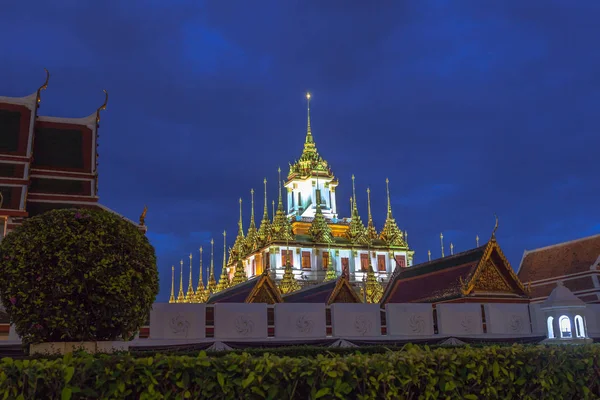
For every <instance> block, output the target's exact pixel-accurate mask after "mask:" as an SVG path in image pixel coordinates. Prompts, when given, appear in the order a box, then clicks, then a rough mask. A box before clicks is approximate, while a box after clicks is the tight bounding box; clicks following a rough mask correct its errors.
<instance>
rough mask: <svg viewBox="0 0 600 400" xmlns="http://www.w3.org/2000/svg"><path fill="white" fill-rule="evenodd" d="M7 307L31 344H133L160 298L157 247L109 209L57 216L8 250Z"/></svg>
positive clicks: (37, 221) (1, 259) (21, 234)
mask: <svg viewBox="0 0 600 400" xmlns="http://www.w3.org/2000/svg"><path fill="white" fill-rule="evenodd" d="M0 276H2V279H1V280H0V300H1V301H2V303H3V304H4V306H5V308H6V311H7V313H8V314H9V316H10V320H11V323H13V324H15V328H16V331H17V333H18V334H19V335H21V337H22V339H23V341H24V342H25V343H37V342H53V341H97V340H115V339H119V338H125V339H128V338H129V337H130V336H131V335H132V334H134V333H135V332H136V331H137V330H138V329H139V327H140V326H141V325H143V323H144V322H145V320H146V319H147V317H148V314H149V312H150V309H151V306H152V303H153V302H154V299H155V297H156V295H157V294H158V271H157V269H156V256H155V253H154V248H153V247H152V245H151V244H150V243H149V241H148V239H147V238H146V237H145V235H143V234H142V233H141V232H140V231H139V230H138V229H137V227H136V226H135V225H133V224H132V223H130V222H128V221H126V220H124V219H123V218H121V217H120V216H118V215H116V214H114V213H111V212H108V211H103V210H90V209H80V210H77V209H62V210H53V211H49V212H47V213H44V214H41V215H39V216H36V217H33V218H30V219H28V220H26V221H25V222H24V223H23V225H21V226H20V227H18V228H16V229H15V230H14V231H13V232H11V233H10V234H8V235H7V237H6V238H5V239H4V240H3V241H2V242H1V243H0Z"/></svg>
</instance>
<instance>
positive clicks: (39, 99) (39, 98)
mask: <svg viewBox="0 0 600 400" xmlns="http://www.w3.org/2000/svg"><path fill="white" fill-rule="evenodd" d="M44 71H46V81H45V82H44V84H43V85H42V86H40V88H39V89H38V90H37V95H36V104H39V103H40V101H42V98H41V97H40V92H41V91H42V90H46V89H47V88H48V81H49V80H50V72H48V70H47V69H46V68H44Z"/></svg>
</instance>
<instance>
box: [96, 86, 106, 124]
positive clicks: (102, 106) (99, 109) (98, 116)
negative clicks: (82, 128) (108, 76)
mask: <svg viewBox="0 0 600 400" xmlns="http://www.w3.org/2000/svg"><path fill="white" fill-rule="evenodd" d="M102 91H103V92H104V95H105V96H104V103H103V104H102V105H101V106H100V107H99V108H98V109H97V110H96V123H98V122H100V111H104V110H106V105H107V104H108V92H107V91H106V90H105V89H103V90H102Z"/></svg>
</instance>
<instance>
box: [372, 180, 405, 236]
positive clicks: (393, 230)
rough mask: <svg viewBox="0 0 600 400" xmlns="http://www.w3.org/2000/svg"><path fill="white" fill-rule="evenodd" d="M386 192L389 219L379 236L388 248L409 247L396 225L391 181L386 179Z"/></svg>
mask: <svg viewBox="0 0 600 400" xmlns="http://www.w3.org/2000/svg"><path fill="white" fill-rule="evenodd" d="M385 185H386V191H387V203H388V205H387V218H386V220H385V224H384V225H383V230H382V231H381V234H380V235H379V238H380V239H381V240H383V241H384V242H385V243H386V244H387V245H388V246H402V247H407V246H406V242H405V241H404V235H402V231H400V229H399V228H398V225H397V224H396V220H395V219H394V216H393V215H392V202H391V200H390V180H389V179H387V178H386V180H385Z"/></svg>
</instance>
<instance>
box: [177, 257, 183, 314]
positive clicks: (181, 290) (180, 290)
mask: <svg viewBox="0 0 600 400" xmlns="http://www.w3.org/2000/svg"><path fill="white" fill-rule="evenodd" d="M177 303H185V294H183V260H181V261H180V262H179V293H177Z"/></svg>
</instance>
